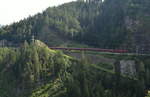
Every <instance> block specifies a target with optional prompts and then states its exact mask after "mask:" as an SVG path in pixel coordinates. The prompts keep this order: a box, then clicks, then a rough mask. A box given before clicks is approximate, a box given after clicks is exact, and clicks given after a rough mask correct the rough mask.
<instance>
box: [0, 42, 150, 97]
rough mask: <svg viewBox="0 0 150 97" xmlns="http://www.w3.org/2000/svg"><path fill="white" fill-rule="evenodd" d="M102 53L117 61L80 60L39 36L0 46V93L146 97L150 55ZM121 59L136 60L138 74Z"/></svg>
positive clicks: (5, 96)
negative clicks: (5, 46) (19, 42)
mask: <svg viewBox="0 0 150 97" xmlns="http://www.w3.org/2000/svg"><path fill="white" fill-rule="evenodd" d="M99 57H100V59H104V58H105V59H107V60H112V59H113V60H114V61H115V63H114V62H113V63H109V62H108V61H107V63H104V61H102V62H99V63H95V64H91V63H90V62H88V60H87V59H86V58H81V60H77V59H76V58H74V57H70V56H68V55H65V54H63V53H62V52H60V51H54V50H51V49H49V48H48V47H47V46H46V45H45V44H44V43H42V42H40V41H38V40H35V41H34V42H30V43H27V42H25V43H24V44H22V46H21V47H19V48H0V96H2V97H12V96H13V97H143V95H144V89H145V87H147V88H148V86H149V80H150V79H149V70H150V67H149V66H148V62H149V61H148V60H149V57H146V56H145V57H144V58H143V57H142V58H141V57H140V56H121V55H107V54H106V55H103V54H100V55H99ZM102 57H103V58H102ZM120 60H124V61H125V62H130V60H131V62H132V60H133V61H135V62H136V66H137V68H136V70H137V71H136V75H132V76H131V74H132V73H130V72H132V69H135V68H132V69H131V68H126V67H125V70H124V71H125V72H126V73H123V72H122V70H120V69H119V64H118V62H119V61H120ZM128 60H129V61H128ZM116 62H117V63H116ZM129 65H130V64H129ZM129 65H127V67H128V66H129ZM121 66H122V65H121ZM125 66H126V65H125ZM133 66H134V65H133ZM130 67H132V65H131V66H130ZM144 67H147V68H144ZM116 68H118V69H116ZM120 71H121V72H120ZM143 75H146V76H145V77H144V76H143Z"/></svg>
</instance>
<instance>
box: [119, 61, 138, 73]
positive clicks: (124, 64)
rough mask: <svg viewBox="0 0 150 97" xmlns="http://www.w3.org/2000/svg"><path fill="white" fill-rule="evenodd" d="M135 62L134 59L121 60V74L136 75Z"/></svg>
mask: <svg viewBox="0 0 150 97" xmlns="http://www.w3.org/2000/svg"><path fill="white" fill-rule="evenodd" d="M135 68H136V64H135V61H134V60H121V61H120V70H121V74H124V75H130V76H135V75H136V69H135Z"/></svg>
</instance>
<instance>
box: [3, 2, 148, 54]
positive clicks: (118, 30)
mask: <svg viewBox="0 0 150 97" xmlns="http://www.w3.org/2000/svg"><path fill="white" fill-rule="evenodd" d="M149 4H150V1H149V0H122V1H120V0H105V1H104V2H98V1H96V0H93V1H91V2H90V3H89V2H82V1H78V2H71V3H67V4H63V5H61V6H58V7H50V8H47V9H46V10H45V11H44V12H43V13H39V14H37V15H35V16H33V17H29V18H27V19H24V20H21V21H20V22H18V23H14V24H11V25H8V26H5V27H3V28H2V29H0V39H1V40H2V39H7V40H9V41H11V42H14V43H20V42H22V41H24V40H29V39H31V37H32V36H33V35H34V36H35V37H36V39H39V40H42V41H44V42H45V43H46V44H48V45H50V46H68V45H70V44H74V43H75V44H80V43H82V44H86V45H89V46H94V47H100V48H125V49H128V50H130V51H132V52H135V51H138V52H140V53H144V52H145V53H148V52H149V48H150V47H149V45H148V44H149V38H148V37H149V34H150V32H149V27H150V23H149V20H150V14H149V10H150V9H149Z"/></svg>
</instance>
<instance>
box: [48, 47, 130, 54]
mask: <svg viewBox="0 0 150 97" xmlns="http://www.w3.org/2000/svg"><path fill="white" fill-rule="evenodd" d="M49 48H50V49H55V50H78V51H95V52H112V53H127V52H128V50H122V49H100V48H67V47H49Z"/></svg>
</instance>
